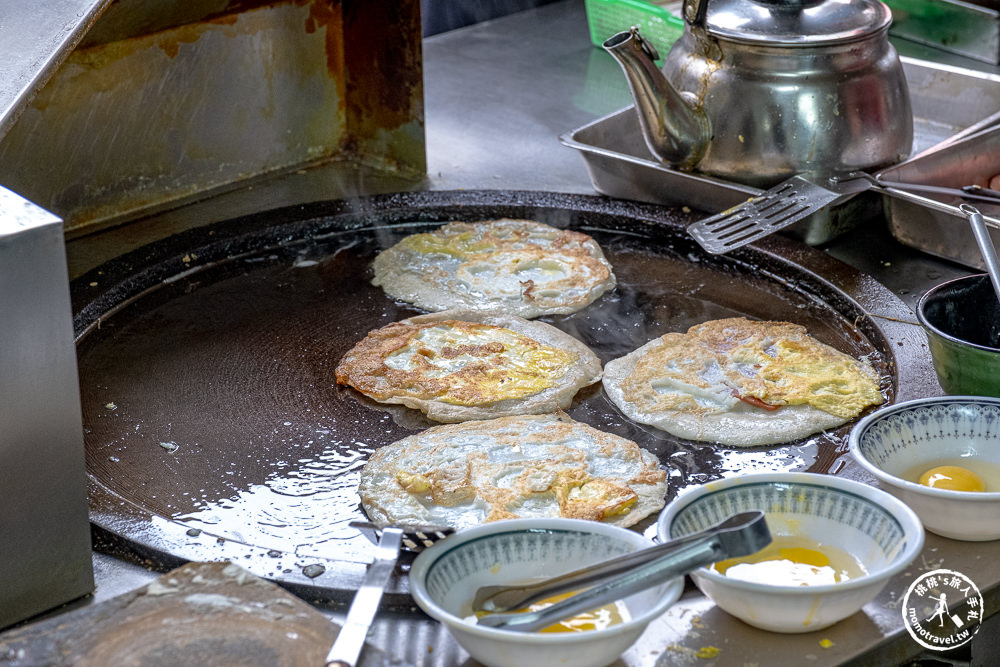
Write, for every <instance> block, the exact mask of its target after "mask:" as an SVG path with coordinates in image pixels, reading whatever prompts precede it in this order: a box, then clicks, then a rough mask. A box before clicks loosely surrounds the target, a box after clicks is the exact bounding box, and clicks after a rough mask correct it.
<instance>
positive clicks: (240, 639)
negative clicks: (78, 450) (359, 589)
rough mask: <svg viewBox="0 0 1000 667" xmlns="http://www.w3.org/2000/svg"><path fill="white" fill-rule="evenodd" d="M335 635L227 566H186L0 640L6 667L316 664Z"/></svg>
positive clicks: (309, 611) (300, 605) (311, 614)
mask: <svg viewBox="0 0 1000 667" xmlns="http://www.w3.org/2000/svg"><path fill="white" fill-rule="evenodd" d="M336 635H337V626H336V625H334V624H333V623H331V622H330V621H328V620H327V619H326V617H324V616H323V615H322V614H321V613H319V612H318V611H316V610H315V609H313V608H312V607H310V606H309V605H307V604H306V603H304V602H302V601H301V600H299V599H296V598H295V597H293V596H292V595H289V594H288V593H286V592H285V591H283V590H281V589H280V588H278V587H277V586H275V585H274V584H272V583H270V582H267V581H264V580H262V579H259V578H257V577H254V576H253V575H251V574H250V573H249V572H247V571H246V570H244V569H242V568H240V567H238V566H236V565H232V564H228V563H190V564H188V565H184V566H183V567H181V568H179V569H177V570H174V571H172V572H169V573H168V574H165V575H163V576H162V577H160V578H159V579H157V580H156V581H154V582H152V583H151V584H149V585H148V586H146V587H144V588H143V589H141V590H137V591H133V592H130V593H126V594H124V595H122V596H119V597H116V598H114V599H111V600H108V601H106V602H104V603H102V604H100V605H96V606H93V607H89V608H86V609H81V610H77V611H75V612H73V613H72V614H69V615H67V616H64V617H60V618H55V619H51V620H49V621H46V622H43V623H39V624H37V625H34V626H30V627H27V628H23V629H21V630H17V631H14V632H11V633H9V634H7V635H5V636H4V637H3V638H2V639H0V656H3V658H0V659H2V660H3V664H4V665H6V666H8V667H29V666H32V667H34V666H37V667H41V666H43V665H44V666H46V667H52V666H60V667H61V666H64V665H65V666H67V667H68V666H69V665H73V666H74V667H106V666H107V665H116V666H117V667H140V666H142V667H157V666H163V667H167V666H168V665H203V666H204V667H209V666H223V665H241V666H243V667H253V666H255V665H260V666H261V667H314V666H315V665H322V664H323V657H324V656H325V655H326V651H327V649H328V648H329V646H330V644H332V643H333V640H334V638H335V637H336Z"/></svg>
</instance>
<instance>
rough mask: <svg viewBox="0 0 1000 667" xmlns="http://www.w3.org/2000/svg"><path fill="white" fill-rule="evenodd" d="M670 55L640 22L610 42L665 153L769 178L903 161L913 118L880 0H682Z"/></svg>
mask: <svg viewBox="0 0 1000 667" xmlns="http://www.w3.org/2000/svg"><path fill="white" fill-rule="evenodd" d="M683 13H684V19H685V22H686V27H685V31H684V34H683V35H682V36H681V38H680V39H679V40H678V41H677V42H676V43H675V44H674V46H673V48H672V49H671V50H670V53H669V54H668V55H667V56H666V58H665V59H664V64H663V70H662V72H661V71H660V70H658V69H657V67H656V65H655V63H654V60H657V59H658V57H659V56H658V54H657V53H656V50H655V48H654V47H653V46H652V45H650V44H649V43H648V42H646V41H645V40H643V39H642V38H641V37H640V36H639V33H638V30H637V29H636V28H632V29H631V30H629V31H625V32H621V33H619V34H617V35H615V36H613V37H611V38H610V39H608V40H607V41H606V42H604V45H603V46H604V48H605V49H606V50H607V51H608V52H609V53H610V54H611V55H612V56H614V57H615V59H616V60H617V61H618V63H619V64H620V65H621V67H622V69H623V70H624V71H625V75H626V77H627V78H628V81H629V87H630V88H631V90H632V95H633V97H634V98H635V106H636V110H637V112H638V114H639V121H640V125H641V127H642V131H643V135H644V137H645V140H646V144H647V145H648V146H649V149H650V151H651V152H652V153H653V154H654V155H655V156H656V157H657V158H659V159H660V160H662V161H663V162H665V163H667V164H669V165H671V166H673V167H676V168H679V169H683V170H693V169H697V170H698V171H701V172H703V173H706V174H711V175H714V176H719V177H722V178H726V179H729V180H733V181H738V182H741V183H746V184H748V185H754V186H757V187H769V186H771V185H774V184H776V183H778V182H780V181H782V180H784V179H786V178H788V177H790V176H792V175H794V174H797V173H818V174H830V173H838V172H845V171H853V170H865V171H868V170H877V169H879V168H881V167H885V166H888V165H890V164H895V163H897V162H900V161H901V160H903V159H905V158H906V156H907V155H908V154H909V152H910V149H911V146H912V143H913V117H912V111H911V108H910V96H909V90H908V89H907V85H906V79H905V78H904V76H903V68H902V65H901V64H900V62H899V57H898V55H897V54H896V50H895V49H894V48H893V47H892V45H891V44H890V43H889V39H888V30H889V24H890V23H891V22H892V14H891V13H890V11H889V8H888V7H886V6H885V5H884V4H883V3H882V2H880V1H879V0H819V1H815V0H814V1H810V0H711V2H709V0H685V2H684V5H683Z"/></svg>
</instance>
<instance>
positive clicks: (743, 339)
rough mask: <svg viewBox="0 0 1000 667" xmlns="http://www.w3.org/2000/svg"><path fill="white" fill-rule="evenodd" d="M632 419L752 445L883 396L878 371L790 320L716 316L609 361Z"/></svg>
mask: <svg viewBox="0 0 1000 667" xmlns="http://www.w3.org/2000/svg"><path fill="white" fill-rule="evenodd" d="M604 370H605V373H604V388H605V391H606V392H607V394H608V396H610V397H611V400H612V401H613V402H614V403H615V404H616V405H617V406H618V407H619V409H621V411H622V412H624V413H625V414H626V415H627V416H628V417H630V418H631V419H633V420H635V421H638V422H641V423H644V424H650V425H652V426H655V427H657V428H660V429H663V430H664V431H667V432H668V433H671V434H673V435H676V436H679V437H682V438H687V439H689V440H707V441H714V442H718V443H720V444H724V445H735V446H742V447H750V446H755V445H768V444H775V443H779V442H787V441H789V440H795V439H797V438H803V437H805V436H807V435H810V434H812V433H816V432H818V431H822V430H826V429H831V428H835V427H837V426H840V425H841V424H844V423H846V422H847V421H849V420H851V419H853V418H854V417H856V416H858V414H860V413H861V411H862V410H864V409H865V408H866V407H867V406H869V405H878V404H880V403H882V401H883V397H882V394H881V392H880V391H879V383H878V376H877V374H876V373H875V370H874V369H873V368H872V366H871V364H870V363H869V362H868V361H867V360H857V359H854V358H852V357H850V356H848V355H846V354H844V353H842V352H840V351H838V350H836V349H834V348H832V347H830V346H829V345H826V344H824V343H821V342H819V341H817V340H815V339H814V338H813V337H812V336H810V335H809V334H808V333H807V332H806V330H805V328H804V327H801V326H799V325H796V324H790V323H788V322H757V321H752V320H748V319H744V318H730V319H722V320H713V321H710V322H705V323H703V324H699V325H697V326H693V327H691V328H690V329H689V330H688V332H687V333H686V334H680V333H669V334H666V335H665V336H661V337H660V338H657V339H655V340H652V341H650V342H648V343H646V344H645V345H643V346H642V347H640V348H639V349H637V350H635V351H634V352H631V353H629V354H627V355H625V356H624V357H622V358H620V359H615V360H613V361H610V362H608V363H607V365H606V366H605V369H604Z"/></svg>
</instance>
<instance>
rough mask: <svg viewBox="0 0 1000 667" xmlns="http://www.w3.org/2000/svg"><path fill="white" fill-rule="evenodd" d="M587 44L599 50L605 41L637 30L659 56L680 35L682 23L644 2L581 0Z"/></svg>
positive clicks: (679, 19)
mask: <svg viewBox="0 0 1000 667" xmlns="http://www.w3.org/2000/svg"><path fill="white" fill-rule="evenodd" d="M585 7H586V9H587V23H588V24H589V25H590V41H591V42H593V43H594V44H595V45H597V46H600V45H601V44H603V43H604V40H606V39H607V38H608V37H611V36H612V35H614V34H616V33H619V32H621V31H622V30H628V29H629V28H630V27H632V26H638V27H639V32H640V34H642V37H643V39H645V40H647V41H649V42H650V43H651V44H652V45H653V46H654V47H656V50H657V51H659V52H660V55H661V56H665V55H666V54H667V51H669V50H670V47H671V46H673V43H674V42H675V41H677V39H678V38H679V37H680V36H681V34H682V33H683V32H684V21H683V19H681V18H679V17H677V16H674V15H673V14H671V13H670V12H669V11H667V10H666V9H664V8H663V7H660V6H659V5H654V4H651V3H649V2H645V0H585Z"/></svg>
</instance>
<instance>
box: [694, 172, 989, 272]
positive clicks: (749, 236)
mask: <svg viewBox="0 0 1000 667" xmlns="http://www.w3.org/2000/svg"><path fill="white" fill-rule="evenodd" d="M867 190H875V191H878V192H880V193H882V194H885V195H889V196H891V197H896V198H898V199H904V200H906V201H909V202H912V203H915V204H918V205H920V206H924V207H927V208H931V209H934V210H938V211H943V212H946V213H950V214H952V215H958V216H961V215H962V212H961V211H960V210H959V209H958V208H957V207H956V206H951V205H949V204H945V203H943V202H940V201H937V200H936V199H930V198H927V197H921V196H920V195H917V194H914V192H925V193H928V194H937V195H950V196H954V197H958V198H961V199H968V200H975V201H986V202H991V203H996V204H998V205H1000V198H997V197H994V196H992V195H991V194H990V191H988V190H986V189H980V190H977V191H975V192H972V191H968V190H965V189H960V188H946V187H941V186H936V185H923V184H918V183H892V184H891V185H889V184H887V183H882V182H881V181H879V180H878V179H877V178H875V177H874V176H872V175H871V174H867V173H865V172H858V171H853V172H850V173H848V174H845V175H841V176H831V177H827V178H822V177H811V176H806V175H799V176H793V177H792V178H790V179H788V180H786V181H784V182H783V183H779V184H778V185H776V186H774V187H773V188H771V189H770V190H767V191H765V192H763V193H761V194H760V195H757V196H756V197H752V198H750V199H748V200H747V201H745V202H743V203H742V204H738V205H737V206H734V207H733V208H730V209H727V210H725V211H723V212H721V213H718V214H716V215H713V216H710V217H708V218H704V219H702V220H699V221H697V222H695V223H693V224H691V225H689V226H688V228H687V231H688V233H689V234H690V235H691V236H692V237H694V239H695V240H696V241H698V243H699V245H701V247H702V248H704V249H705V250H707V251H708V252H710V253H712V254H721V253H725V252H729V251H731V250H735V249H737V248H741V247H743V246H745V245H747V244H748V243H752V242H754V241H756V240H758V239H760V238H763V237H765V236H768V235H770V234H773V233H774V232H776V231H778V230H780V229H783V228H785V227H787V226H789V225H791V224H793V223H796V222H798V221H799V220H802V219H803V218H806V217H808V216H810V215H812V214H813V213H816V212H818V211H819V210H820V209H822V208H824V207H827V206H832V205H835V204H840V203H842V202H844V201H846V200H847V199H850V198H851V197H853V196H854V195H857V194H860V193H862V192H865V191H867Z"/></svg>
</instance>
